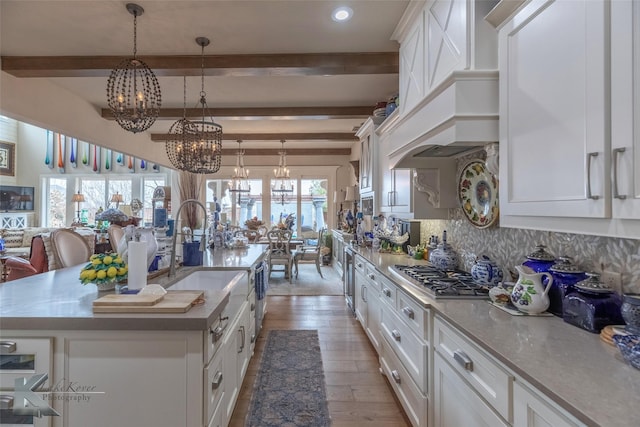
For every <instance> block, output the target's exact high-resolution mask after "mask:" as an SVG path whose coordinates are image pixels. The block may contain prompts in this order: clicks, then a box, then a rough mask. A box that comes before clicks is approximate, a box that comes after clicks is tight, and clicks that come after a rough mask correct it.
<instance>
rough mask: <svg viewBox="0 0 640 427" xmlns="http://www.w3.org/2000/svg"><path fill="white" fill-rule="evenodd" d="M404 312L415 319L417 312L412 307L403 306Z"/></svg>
mask: <svg viewBox="0 0 640 427" xmlns="http://www.w3.org/2000/svg"><path fill="white" fill-rule="evenodd" d="M402 312H403V313H404V314H406V315H407V317H408V318H409V319H413V318H414V317H415V313H414V312H413V310H412V309H411V307H403V308H402Z"/></svg>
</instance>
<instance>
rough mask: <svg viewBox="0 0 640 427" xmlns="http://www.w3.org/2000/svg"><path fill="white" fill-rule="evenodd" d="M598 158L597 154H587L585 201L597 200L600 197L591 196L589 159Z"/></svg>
mask: <svg viewBox="0 0 640 427" xmlns="http://www.w3.org/2000/svg"><path fill="white" fill-rule="evenodd" d="M594 157H598V153H587V199H593V200H598V199H599V198H600V196H597V195H595V194H591V159H592V158H594Z"/></svg>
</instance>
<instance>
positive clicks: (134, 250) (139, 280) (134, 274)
mask: <svg viewBox="0 0 640 427" xmlns="http://www.w3.org/2000/svg"><path fill="white" fill-rule="evenodd" d="M127 253H128V264H129V276H128V278H127V282H128V285H127V287H128V288H129V289H142V288H143V287H144V286H145V285H146V284H147V242H145V241H142V242H136V241H134V240H132V241H130V242H129V249H128V250H127Z"/></svg>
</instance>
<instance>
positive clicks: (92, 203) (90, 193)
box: [80, 178, 107, 224]
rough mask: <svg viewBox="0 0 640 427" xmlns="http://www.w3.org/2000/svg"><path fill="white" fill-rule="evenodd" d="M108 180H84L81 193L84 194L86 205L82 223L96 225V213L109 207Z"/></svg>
mask: <svg viewBox="0 0 640 427" xmlns="http://www.w3.org/2000/svg"><path fill="white" fill-rule="evenodd" d="M106 189H107V185H106V180H105V179H104V178H98V179H82V183H81V185H80V192H81V193H82V194H84V205H83V206H82V211H81V214H80V219H81V220H82V223H83V224H84V223H87V224H95V222H96V212H97V211H98V209H105V206H107V197H106Z"/></svg>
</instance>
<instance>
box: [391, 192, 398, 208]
mask: <svg viewBox="0 0 640 427" xmlns="http://www.w3.org/2000/svg"><path fill="white" fill-rule="evenodd" d="M391 194H392V195H393V198H392V200H391V201H392V202H393V205H391V206H397V205H398V192H397V191H392V192H391Z"/></svg>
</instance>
